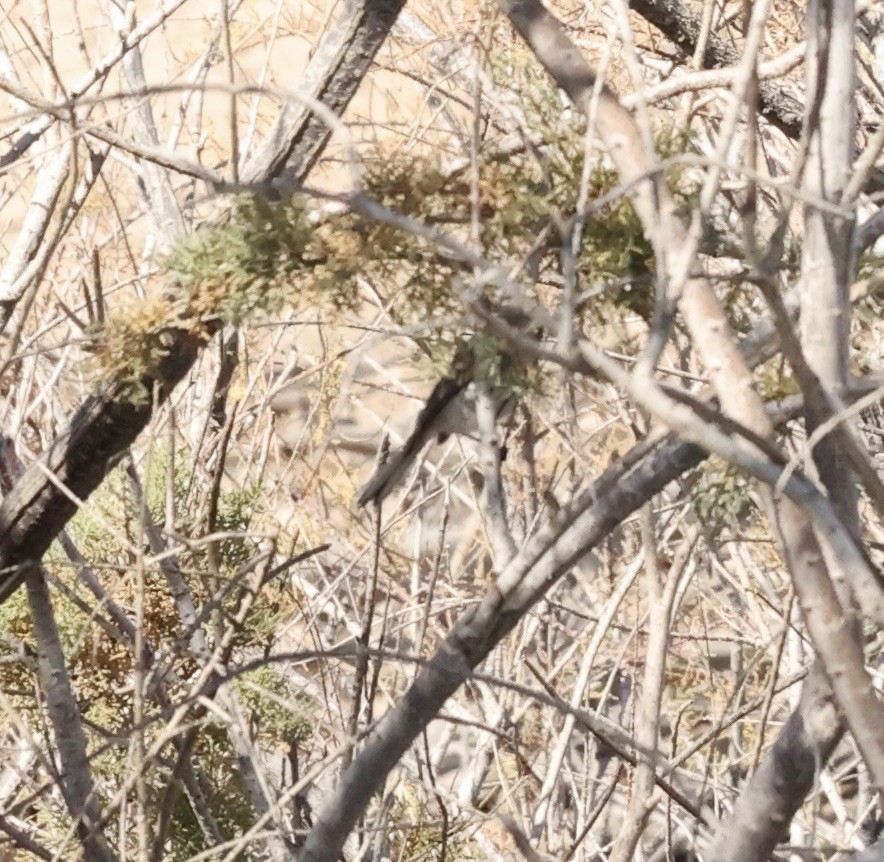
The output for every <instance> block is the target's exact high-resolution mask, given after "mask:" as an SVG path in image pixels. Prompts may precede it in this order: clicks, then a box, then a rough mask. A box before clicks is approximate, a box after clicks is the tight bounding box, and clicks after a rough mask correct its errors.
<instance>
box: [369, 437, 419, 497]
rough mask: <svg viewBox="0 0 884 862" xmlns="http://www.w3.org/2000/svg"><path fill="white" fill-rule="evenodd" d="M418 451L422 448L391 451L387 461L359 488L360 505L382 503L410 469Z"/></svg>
mask: <svg viewBox="0 0 884 862" xmlns="http://www.w3.org/2000/svg"><path fill="white" fill-rule="evenodd" d="M418 452H420V449H417V450H414V449H413V448H412V449H411V450H410V451H409V448H407V447H403V448H402V449H397V450H396V451H395V452H391V453H390V455H389V457H388V458H387V460H386V462H385V463H383V464H381V465H380V467H378V468H377V470H375V471H374V475H373V476H372V477H371V479H369V480H368V482H366V483H365V485H363V486H362V488H361V489H360V490H359V495H358V496H357V497H356V502H357V503H359V505H360V506H367V505H368V504H369V503H374V504H375V505H376V506H377V505H380V504H381V503H382V502H383V500H384V498H385V497H386V496H387V495H388V494H389V493H390V491H392V490H393V488H395V487H396V486H397V485H398V484H399V482H400V481H401V479H402V477H403V476H404V475H405V474H406V473H407V472H408V471H409V469H410V468H411V465H412V464H413V463H414V459H415V458H416V457H417V454H418Z"/></svg>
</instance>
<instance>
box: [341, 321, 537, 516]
mask: <svg viewBox="0 0 884 862" xmlns="http://www.w3.org/2000/svg"><path fill="white" fill-rule="evenodd" d="M498 314H499V315H500V317H501V318H502V319H503V320H505V321H506V323H507V324H508V325H510V326H512V327H515V328H518V329H525V328H527V326H528V324H529V323H530V317H529V316H528V315H527V314H526V313H525V312H524V311H522V310H521V309H520V308H516V307H515V306H504V307H503V308H501V309H500V310H499V311H498ZM527 365H528V364H527V363H526V362H524V361H520V360H517V359H516V358H515V357H514V356H512V355H511V354H510V353H508V352H506V351H504V350H502V349H501V345H500V344H499V342H497V341H496V340H495V339H491V338H489V337H488V336H486V335H483V334H481V333H477V334H476V335H474V336H473V337H472V338H470V339H468V340H464V341H461V342H460V343H459V344H458V346H457V349H456V350H455V355H454V361H453V362H452V365H451V374H450V375H449V376H448V377H444V378H443V379H442V380H440V381H439V382H438V383H437V384H436V385H435V387H434V388H433V391H432V392H431V393H430V397H429V398H428V399H427V401H426V403H425V404H424V407H423V409H422V410H421V412H420V413H419V414H418V417H417V421H416V422H415V426H414V430H413V431H412V432H411V434H410V435H409V436H408V439H407V440H406V441H405V444H404V445H403V446H402V447H401V448H400V449H396V450H395V451H393V452H391V453H390V455H389V457H388V458H387V460H386V461H385V462H384V463H383V464H381V465H380V466H379V467H378V468H377V470H375V472H374V475H373V476H372V477H371V479H369V480H368V482H367V483H366V484H365V485H364V486H363V487H362V488H361V489H360V491H359V494H358V496H357V498H356V501H357V503H358V504H359V505H360V506H367V505H368V504H369V503H374V504H375V505H380V503H382V502H383V500H384V498H385V497H386V496H387V495H388V494H389V493H390V492H391V491H392V490H393V489H394V488H395V487H396V485H398V484H399V482H400V481H401V480H402V478H403V476H405V474H406V473H407V472H408V470H409V469H410V467H411V465H412V464H413V463H414V460H415V459H416V458H417V456H418V455H419V454H420V453H421V452H422V451H423V449H424V447H425V446H426V445H427V444H428V443H429V442H430V441H431V440H433V439H435V440H436V442H437V443H444V442H445V440H447V439H448V437H450V436H451V435H452V434H458V433H459V434H470V433H473V432H474V431H475V429H476V410H475V402H476V392H475V385H474V384H475V381H476V380H482V381H483V382H485V383H486V384H489V385H490V388H491V392H492V395H493V396H494V397H495V400H496V401H497V402H498V409H497V415H498V417H500V416H501V415H503V414H505V413H507V412H509V411H510V410H512V408H513V407H514V405H515V403H516V400H517V395H516V387H517V385H518V383H519V382H521V381H520V378H524V373H525V371H526V370H527Z"/></svg>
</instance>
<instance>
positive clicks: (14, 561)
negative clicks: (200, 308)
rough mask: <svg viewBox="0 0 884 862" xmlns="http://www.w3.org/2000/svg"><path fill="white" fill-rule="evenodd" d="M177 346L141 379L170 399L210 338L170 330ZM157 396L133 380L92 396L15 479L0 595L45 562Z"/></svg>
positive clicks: (3, 519) (2, 536) (0, 509)
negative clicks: (137, 391) (137, 389)
mask: <svg viewBox="0 0 884 862" xmlns="http://www.w3.org/2000/svg"><path fill="white" fill-rule="evenodd" d="M165 337H166V339H167V341H170V342H171V347H169V348H166V349H167V351H168V355H167V357H166V359H165V360H163V361H162V362H161V363H160V364H159V366H158V367H157V369H156V370H155V372H154V374H153V375H152V376H151V377H149V378H146V379H144V380H142V381H140V383H141V384H142V385H143V391H144V392H146V393H154V392H156V395H157V400H158V402H159V403H161V402H162V401H164V400H165V399H166V398H167V397H168V396H169V394H170V393H171V391H172V389H173V388H174V387H175V384H177V383H178V382H179V381H180V380H181V379H182V378H183V377H184V375H185V374H186V373H187V372H188V370H189V369H190V367H191V366H192V365H193V363H194V362H195V360H196V357H197V355H198V353H199V349H200V347H201V346H202V344H203V343H204V342H205V338H204V337H203V338H200V337H198V336H196V335H194V334H192V333H185V332H182V331H180V330H167V331H166V333H165ZM152 409H153V403H152V399H151V397H150V394H148V396H147V397H146V398H145V397H143V396H142V397H141V398H137V399H133V397H132V390H131V388H130V387H127V386H125V385H120V384H117V385H115V386H109V387H107V388H106V389H104V390H103V391H99V392H98V393H96V394H94V395H92V396H91V397H90V398H89V399H88V400H87V401H86V403H85V404H83V406H82V407H81V408H80V409H79V410H78V411H77V413H76V414H75V415H74V417H73V419H72V420H71V423H70V425H69V426H68V428H67V429H66V430H65V431H64V432H63V433H62V434H61V435H60V436H58V437H57V438H56V439H55V440H54V441H53V443H52V445H51V446H50V447H49V449H48V450H47V451H46V452H45V453H44V454H43V456H42V457H41V458H40V459H39V460H38V461H36V462H34V463H33V464H32V465H31V466H30V467H29V468H28V469H27V470H26V471H25V473H24V475H23V476H22V477H21V478H20V479H19V480H18V481H17V482H16V483H15V485H14V487H13V489H12V491H11V492H10V493H9V495H8V496H7V497H6V498H5V499H4V500H3V504H2V506H0V572H2V574H0V601H4V600H5V599H7V598H8V597H9V595H10V594H11V593H12V592H13V591H14V590H15V589H16V588H17V587H18V586H19V584H20V583H21V582H22V578H23V573H24V569H25V565H26V564H27V563H29V562H37V561H39V560H40V559H41V558H42V556H43V554H44V553H45V552H46V550H47V548H48V547H49V545H50V544H52V542H53V540H54V539H55V537H56V536H57V535H58V533H59V532H60V531H61V529H62V528H63V527H64V525H65V524H66V523H67V522H68V521H69V520H70V518H71V517H72V516H73V515H74V513H75V512H76V511H77V508H78V505H79V503H78V501H82V500H85V499H86V498H88V497H89V495H90V494H91V493H92V492H93V491H94V490H95V489H96V488H97V487H98V486H99V484H101V482H102V480H103V479H104V477H105V476H107V474H108V473H109V472H110V470H111V469H112V468H113V467H114V465H115V464H117V462H118V461H119V460H120V458H121V457H122V456H123V454H124V453H125V452H126V450H127V449H128V448H129V446H130V445H131V444H132V443H133V442H134V441H135V438H136V437H137V436H138V435H139V434H140V433H141V431H142V430H143V429H144V427H145V426H146V425H147V423H148V421H149V419H150V416H151V413H152Z"/></svg>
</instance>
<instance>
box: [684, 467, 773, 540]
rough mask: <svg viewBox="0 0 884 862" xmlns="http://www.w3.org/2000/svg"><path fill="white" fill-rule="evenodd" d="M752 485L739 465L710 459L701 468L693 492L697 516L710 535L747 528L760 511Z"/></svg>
mask: <svg viewBox="0 0 884 862" xmlns="http://www.w3.org/2000/svg"><path fill="white" fill-rule="evenodd" d="M751 487H752V483H751V481H750V480H749V478H748V477H747V476H746V475H745V474H743V473H741V472H740V471H739V470H738V469H737V468H736V467H733V466H732V465H730V464H726V463H724V462H723V461H721V460H719V459H718V458H710V459H709V460H707V461H706V463H705V464H704V465H703V467H702V468H701V469H700V475H699V481H698V482H697V485H696V486H695V488H694V491H693V504H694V511H695V513H696V516H697V519H698V520H699V521H700V523H702V524H703V525H704V526H705V527H706V529H707V530H708V531H709V533H710V534H711V535H718V534H719V533H721V532H722V531H723V530H725V529H728V530H731V531H737V530H744V531H745V529H746V528H747V526H749V525H750V524H752V523H753V522H754V521H755V519H756V517H757V514H758V507H757V505H756V503H755V501H754V500H753V499H752V496H751V494H750V490H751Z"/></svg>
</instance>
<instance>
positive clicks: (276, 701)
mask: <svg viewBox="0 0 884 862" xmlns="http://www.w3.org/2000/svg"><path fill="white" fill-rule="evenodd" d="M237 688H238V690H239V693H240V699H241V701H242V703H243V705H244V706H246V707H248V708H249V709H251V711H252V718H253V721H254V722H255V724H256V725H257V728H258V730H259V732H260V733H261V735H262V736H263V737H264V738H265V739H267V740H268V741H271V742H274V743H277V744H284V745H287V746H294V745H297V744H298V743H300V742H303V741H304V740H306V739H308V738H309V736H310V733H311V731H312V727H313V713H314V712H315V710H316V705H315V704H314V703H313V701H312V700H311V699H310V698H309V697H307V696H306V695H305V694H303V693H302V692H298V693H293V692H292V691H291V688H290V686H289V684H288V683H287V682H286V680H285V678H284V677H282V676H281V675H280V674H279V673H278V672H277V671H276V670H274V669H273V668H271V667H261V668H258V669H257V670H254V671H251V672H250V673H248V674H246V675H245V676H243V677H242V678H241V679H240V680H239V684H238V686H237Z"/></svg>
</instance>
